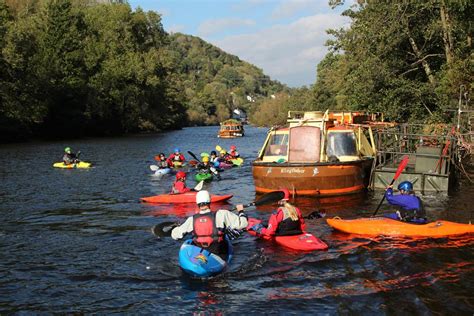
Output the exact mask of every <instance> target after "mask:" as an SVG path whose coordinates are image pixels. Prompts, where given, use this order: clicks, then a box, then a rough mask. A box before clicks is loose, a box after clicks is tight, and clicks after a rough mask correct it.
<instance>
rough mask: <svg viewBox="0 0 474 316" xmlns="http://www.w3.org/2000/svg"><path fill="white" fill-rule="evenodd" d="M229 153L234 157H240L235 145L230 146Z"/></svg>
mask: <svg viewBox="0 0 474 316" xmlns="http://www.w3.org/2000/svg"><path fill="white" fill-rule="evenodd" d="M229 155H230V156H231V157H232V159H235V158H239V157H240V155H239V152H238V151H237V147H236V146H235V145H232V146H230V151H229Z"/></svg>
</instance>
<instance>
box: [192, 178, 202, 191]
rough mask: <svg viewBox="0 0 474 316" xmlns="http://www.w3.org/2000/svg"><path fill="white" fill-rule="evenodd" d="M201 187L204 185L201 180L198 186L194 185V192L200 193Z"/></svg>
mask: <svg viewBox="0 0 474 316" xmlns="http://www.w3.org/2000/svg"><path fill="white" fill-rule="evenodd" d="M203 185H204V180H202V181H200V182H199V183H198V184H196V186H195V187H194V191H201V190H202V186H203Z"/></svg>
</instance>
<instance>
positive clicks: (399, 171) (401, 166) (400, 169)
mask: <svg viewBox="0 0 474 316" xmlns="http://www.w3.org/2000/svg"><path fill="white" fill-rule="evenodd" d="M408 160H410V158H409V157H408V156H403V159H402V161H401V162H400V164H399V165H398V168H397V172H395V175H394V176H393V179H392V182H390V184H389V186H391V185H393V183H394V182H395V180H397V179H398V177H399V176H400V175H401V174H402V172H403V169H405V167H406V166H407V165H408ZM384 200H385V193H384V195H383V197H382V200H380V203H379V205H378V206H377V209H376V210H375V212H374V214H372V217H373V216H375V215H376V214H377V212H378V211H379V209H380V206H381V205H382V203H383V201H384Z"/></svg>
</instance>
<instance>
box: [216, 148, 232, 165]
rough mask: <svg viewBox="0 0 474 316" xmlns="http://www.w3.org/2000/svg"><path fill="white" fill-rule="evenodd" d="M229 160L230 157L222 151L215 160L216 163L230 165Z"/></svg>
mask: <svg viewBox="0 0 474 316" xmlns="http://www.w3.org/2000/svg"><path fill="white" fill-rule="evenodd" d="M230 159H232V157H231V156H230V155H229V154H228V153H227V151H225V150H224V149H222V150H221V151H220V152H219V157H218V158H217V161H219V162H223V163H230Z"/></svg>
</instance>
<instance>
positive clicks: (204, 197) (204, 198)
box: [196, 190, 211, 204]
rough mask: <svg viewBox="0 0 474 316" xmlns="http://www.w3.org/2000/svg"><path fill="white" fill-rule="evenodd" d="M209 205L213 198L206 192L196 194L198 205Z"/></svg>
mask: <svg viewBox="0 0 474 316" xmlns="http://www.w3.org/2000/svg"><path fill="white" fill-rule="evenodd" d="M201 203H203V204H209V203H211V196H210V195H209V192H207V191H206V190H202V191H199V192H198V193H197V194H196V204H201Z"/></svg>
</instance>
